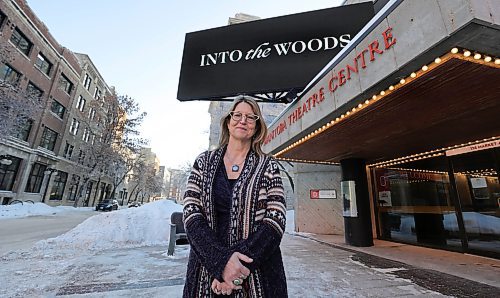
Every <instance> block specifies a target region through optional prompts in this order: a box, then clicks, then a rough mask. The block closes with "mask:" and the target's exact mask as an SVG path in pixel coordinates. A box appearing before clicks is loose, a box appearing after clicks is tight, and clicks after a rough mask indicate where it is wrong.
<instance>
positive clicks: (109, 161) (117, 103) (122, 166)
mask: <svg viewBox="0 0 500 298" xmlns="http://www.w3.org/2000/svg"><path fill="white" fill-rule="evenodd" d="M90 105H91V107H92V108H93V109H94V110H95V111H96V118H94V119H85V120H84V124H85V126H86V127H85V128H86V129H88V131H87V132H88V134H89V135H88V137H84V139H85V140H84V142H82V143H81V144H80V147H79V152H78V154H77V155H75V157H74V160H75V161H76V163H77V164H80V165H79V173H80V174H81V176H82V186H81V188H80V191H79V194H78V196H77V198H76V199H75V202H74V206H77V205H78V202H79V200H80V199H81V198H82V197H83V195H84V190H86V189H87V185H88V183H89V181H90V180H91V179H94V180H104V179H103V178H104V177H108V178H109V179H110V180H111V181H112V184H113V188H112V191H111V192H110V193H108V196H109V197H110V198H113V197H114V195H115V192H116V188H117V187H118V185H119V184H120V183H121V182H123V181H124V179H125V178H126V177H127V175H128V174H129V173H130V171H131V170H132V169H133V167H134V161H133V160H132V159H133V158H134V156H135V155H136V154H137V153H138V152H140V149H141V148H142V147H143V146H144V145H146V144H147V142H146V141H145V140H144V139H142V138H140V132H139V127H140V125H141V123H142V121H143V120H144V117H145V116H146V113H145V112H140V111H139V105H138V104H137V103H136V102H135V100H134V99H133V98H131V97H128V96H119V95H118V94H117V93H116V92H115V91H114V90H112V93H111V94H110V95H108V96H106V97H105V98H104V100H96V101H93V102H92V103H90ZM94 120H95V121H94Z"/></svg>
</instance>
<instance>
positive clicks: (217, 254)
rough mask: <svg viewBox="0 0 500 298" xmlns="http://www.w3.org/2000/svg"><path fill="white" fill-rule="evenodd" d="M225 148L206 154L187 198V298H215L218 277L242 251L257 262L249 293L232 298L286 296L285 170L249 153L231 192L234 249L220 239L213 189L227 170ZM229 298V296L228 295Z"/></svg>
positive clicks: (191, 179) (197, 163)
mask: <svg viewBox="0 0 500 298" xmlns="http://www.w3.org/2000/svg"><path fill="white" fill-rule="evenodd" d="M225 151H226V146H224V147H222V148H219V149H217V150H214V151H207V152H204V153H202V154H201V155H200V156H198V158H197V159H196V161H195V163H194V165H193V169H192V172H191V175H190V177H189V180H188V185H187V190H186V193H185V194H184V224H185V227H186V233H187V235H188V239H189V242H190V244H191V252H190V256H189V262H188V269H187V275H186V283H185V286H184V297H214V296H215V294H214V293H213V292H212V290H211V288H210V286H211V284H212V281H213V279H214V278H216V279H217V280H219V281H223V279H222V272H223V270H224V268H225V266H226V264H227V262H228V260H229V258H230V257H231V255H232V254H233V252H235V251H237V252H240V253H243V254H245V255H247V256H249V257H250V258H252V259H253V262H252V263H249V264H246V263H244V265H245V266H246V267H247V268H249V269H250V271H251V274H250V276H249V277H248V279H247V281H248V285H249V287H248V292H247V293H243V291H235V292H233V294H232V295H231V297H273V298H274V297H287V287H286V278H285V272H284V269H283V262H282V258H281V251H280V249H279V244H280V242H281V238H282V236H283V233H284V230H285V225H286V206H285V198H284V192H283V185H282V181H281V176H280V171H279V168H278V165H277V163H276V161H275V160H274V159H273V158H271V157H269V156H258V155H257V154H255V152H253V151H250V153H249V154H248V155H247V159H246V161H245V165H244V167H243V169H242V172H241V174H240V177H239V178H238V180H237V181H236V183H235V185H234V188H233V189H232V202H231V212H230V228H229V231H230V233H229V235H228V241H227V242H228V243H229V247H225V246H224V245H222V243H221V242H220V241H219V240H218V239H217V237H216V233H215V227H216V220H217V218H216V216H215V205H214V198H213V195H212V186H213V182H214V178H215V175H216V172H217V169H218V167H220V166H224V165H223V157H224V154H225ZM225 297H228V296H225Z"/></svg>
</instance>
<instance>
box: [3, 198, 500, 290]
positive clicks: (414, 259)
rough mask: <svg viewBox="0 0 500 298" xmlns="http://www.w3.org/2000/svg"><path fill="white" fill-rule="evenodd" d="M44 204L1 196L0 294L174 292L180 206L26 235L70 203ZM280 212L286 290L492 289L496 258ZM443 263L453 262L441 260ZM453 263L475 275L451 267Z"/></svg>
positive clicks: (179, 264)
mask: <svg viewBox="0 0 500 298" xmlns="http://www.w3.org/2000/svg"><path fill="white" fill-rule="evenodd" d="M51 208H52V207H48V206H46V205H44V204H35V205H34V206H30V205H27V206H0V220H1V224H2V225H1V227H2V230H0V237H8V238H9V239H3V240H5V241H3V242H0V243H1V244H2V245H3V246H6V248H5V249H4V251H10V252H8V253H5V254H1V253H0V280H1V285H2V287H0V297H56V296H60V297H181V296H182V288H183V284H184V275H185V270H186V265H187V256H188V253H189V246H178V247H176V251H175V255H174V256H167V255H166V249H167V245H168V231H169V229H168V223H169V222H170V214H172V212H174V211H179V210H181V206H179V205H177V204H175V203H173V202H170V201H165V200H162V201H157V202H154V203H149V204H145V205H144V206H142V207H139V208H125V209H121V210H118V211H113V212H109V213H97V212H96V213H95V215H93V214H94V213H92V211H85V210H83V211H85V212H90V213H89V214H88V215H87V216H90V217H88V218H87V219H85V220H84V221H83V222H82V223H80V224H79V225H78V226H76V227H74V228H71V226H72V225H73V224H71V225H68V226H67V228H68V229H70V230H68V231H67V232H66V233H64V234H62V235H60V236H58V237H56V238H51V239H45V237H44V236H45V234H43V233H41V234H40V237H39V238H37V239H39V240H41V241H38V242H36V243H35V244H34V245H33V241H36V240H35V238H34V236H33V237H32V236H30V235H38V233H37V231H41V232H43V231H45V228H46V227H47V225H48V223H49V222H52V221H54V220H59V221H60V222H61V223H63V222H64V219H65V218H66V217H67V216H72V214H73V213H72V212H75V211H74V210H73V209H68V210H64V208H63V209H61V208H59V209H57V208H52V209H51ZM56 209H57V210H56ZM45 211H46V212H45ZM54 211H56V212H54ZM73 216H74V215H73ZM287 217H289V218H288V222H287V233H286V234H285V236H284V238H283V242H282V245H281V247H282V252H283V258H284V264H285V270H286V274H287V279H288V289H289V296H290V297H437V296H454V297H500V289H499V288H498V287H495V286H496V285H497V284H498V283H497V282H496V281H497V280H498V277H497V276H496V275H495V272H497V270H500V269H499V268H500V266H498V267H497V264H499V262H498V261H496V260H486V259H485V260H483V261H479V262H478V261H477V259H476V258H470V260H469V259H467V258H465V256H464V255H461V254H458V259H456V258H457V255H453V256H452V257H448V256H445V255H444V254H438V255H433V254H431V253H427V252H426V251H425V250H424V249H419V250H414V249H413V250H406V249H404V248H403V247H399V246H398V247H396V248H395V247H394V245H391V246H384V245H379V244H377V245H376V246H375V247H371V248H359V249H353V248H352V247H347V246H342V239H337V238H339V237H335V236H333V235H331V237H327V236H322V235H314V234H295V233H294V232H293V230H294V227H293V211H290V212H289V213H288V214H287ZM57 218H59V219H57ZM61 220H62V221H61ZM82 220H83V219H82ZM19 226H22V227H24V229H25V230H26V229H29V232H30V233H28V234H26V232H23V235H18V236H23V237H24V238H22V239H24V240H23V241H21V238H19V237H18V238H19V239H18V240H19V241H21V242H22V243H21V242H20V243H18V244H19V245H14V246H12V245H10V246H9V245H7V244H9V243H10V241H14V240H15V239H17V238H16V237H14V236H15V234H13V233H11V230H12V231H14V230H16V227H19ZM26 235H27V236H26ZM25 236H26V237H28V236H29V237H28V238H30V239H31V238H34V239H32V240H31V241H26V239H25V238H26V237H25ZM21 244H23V245H25V246H20V245H21ZM408 252H409V253H408ZM396 254H397V257H396V258H393V256H392V255H396ZM409 256H411V258H409ZM419 260H420V261H419ZM433 260H435V261H433ZM438 260H439V261H440V262H437V261H438ZM428 263H436V264H434V265H433V266H427V265H428ZM476 263H477V264H476ZM443 264H449V265H453V264H456V266H446V268H447V269H448V271H445V270H440V268H444V267H445V266H443ZM462 265H463V266H462ZM485 265H488V267H486V266H485ZM465 267H467V268H469V269H467V268H465ZM453 268H455V269H453ZM459 268H465V269H467V270H469V271H471V272H473V274H472V275H474V276H476V275H477V277H475V278H471V277H470V274H469V275H467V274H463V270H462V274H456V273H455V272H453V271H457V269H459ZM449 269H453V270H452V271H449ZM444 272H448V273H449V274H447V273H444ZM459 276H462V277H459ZM468 276H469V277H468ZM481 276H483V277H484V278H481ZM464 277H465V278H464ZM474 280H475V281H474Z"/></svg>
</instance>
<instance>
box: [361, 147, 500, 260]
mask: <svg viewBox="0 0 500 298" xmlns="http://www.w3.org/2000/svg"><path fill="white" fill-rule="evenodd" d="M499 161H500V148H498V147H497V148H491V149H486V150H480V151H470V150H469V151H467V150H460V149H459V150H448V151H446V152H444V151H443V152H439V153H432V154H429V155H427V156H423V155H422V156H420V157H419V156H417V157H415V158H410V159H408V161H405V162H403V163H394V164H392V165H384V166H377V167H372V168H371V169H370V173H371V180H372V192H373V194H374V195H373V197H374V200H375V201H374V206H375V211H376V212H375V214H376V223H377V233H378V237H379V238H381V239H386V240H392V241H396V242H402V243H409V244H417V245H422V246H428V247H437V248H444V249H448V250H455V251H461V252H469V253H474V254H480V255H486V256H490V257H495V258H500V184H499V173H500V168H499V166H500V163H499Z"/></svg>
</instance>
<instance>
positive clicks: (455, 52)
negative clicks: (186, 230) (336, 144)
mask: <svg viewBox="0 0 500 298" xmlns="http://www.w3.org/2000/svg"><path fill="white" fill-rule="evenodd" d="M459 51H460V50H459V49H458V48H453V49H451V51H450V53H447V54H445V55H444V56H442V57H437V58H436V59H434V62H433V63H430V64H429V65H423V66H422V67H421V68H420V70H418V71H414V72H412V73H411V74H410V75H409V76H408V77H406V78H402V79H401V80H400V81H399V83H397V84H394V85H391V86H389V88H387V89H386V90H382V91H380V92H379V93H378V94H374V95H373V96H372V97H371V98H368V99H366V100H365V101H363V102H360V103H359V104H358V105H357V106H355V107H353V108H352V109H351V110H349V111H347V112H345V113H343V114H341V115H340V116H338V117H337V118H335V119H333V120H331V121H329V122H327V123H325V124H324V125H323V126H321V127H320V128H318V129H316V130H315V131H313V132H311V133H309V134H307V135H306V136H304V137H302V138H301V139H299V140H298V141H296V142H294V143H293V144H291V145H289V146H288V147H286V148H285V149H283V150H281V151H279V152H278V153H276V154H275V155H274V156H275V157H279V156H280V155H282V154H284V153H285V152H287V151H289V150H291V149H293V148H295V147H297V146H299V145H301V144H303V143H305V142H307V141H308V140H310V139H311V138H314V137H316V136H317V135H318V134H321V133H323V132H324V131H326V130H328V129H330V128H331V127H332V126H334V125H336V124H338V123H339V122H342V121H344V120H345V119H346V118H348V117H350V116H352V115H353V114H354V113H357V112H359V111H360V110H362V109H364V108H366V107H368V106H369V105H371V104H373V103H375V102H376V101H379V100H380V99H382V98H383V97H385V96H387V95H389V94H391V93H392V92H394V91H395V90H397V89H399V88H401V87H402V86H403V85H405V84H408V83H410V82H411V81H413V80H415V79H416V78H417V77H419V76H421V75H422V74H424V73H425V72H427V71H429V70H432V69H434V68H435V67H437V66H438V65H439V64H441V63H443V62H446V61H448V60H450V59H451V58H460V59H466V60H470V61H473V62H478V61H480V59H481V58H483V57H484V58H483V60H481V62H482V61H484V63H488V64H489V65H495V66H496V67H500V58H492V57H491V56H487V55H482V54H480V53H477V52H476V53H474V55H473V56H472V58H473V59H472V60H471V59H468V58H469V57H470V56H471V55H472V52H471V51H469V50H466V49H463V50H462V54H459ZM423 155H425V154H423ZM431 157H432V156H431ZM427 158H428V157H427ZM301 162H315V161H309V160H301ZM374 166H375V165H374Z"/></svg>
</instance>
